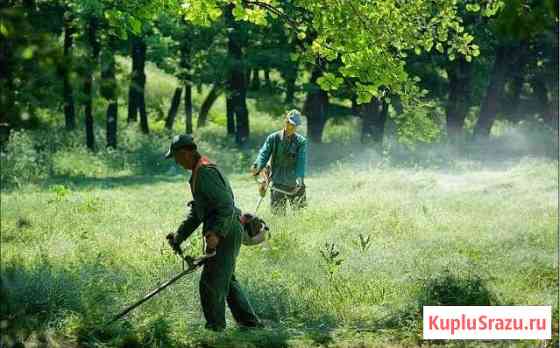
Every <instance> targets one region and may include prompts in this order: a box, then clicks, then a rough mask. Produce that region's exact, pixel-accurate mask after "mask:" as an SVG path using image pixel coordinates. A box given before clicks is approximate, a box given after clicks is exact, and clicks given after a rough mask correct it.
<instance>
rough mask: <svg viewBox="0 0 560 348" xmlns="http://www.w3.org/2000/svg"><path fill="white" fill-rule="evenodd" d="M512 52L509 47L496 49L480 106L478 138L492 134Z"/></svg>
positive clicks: (477, 127) (485, 137)
mask: <svg viewBox="0 0 560 348" xmlns="http://www.w3.org/2000/svg"><path fill="white" fill-rule="evenodd" d="M510 54H511V50H510V49H509V47H506V46H499V47H498V48H497V49H496V60H495V62H494V68H493V69H492V73H491V75H490V83H489V85H488V88H487V89H486V96H485V97H484V99H483V101H482V105H481V106H480V116H479V117H478V121H477V123H476V126H475V129H474V137H475V138H477V139H488V137H489V136H490V131H491V129H492V124H493V123H494V120H495V119H496V114H497V113H498V106H499V102H500V99H501V98H502V96H503V93H504V83H505V75H506V72H507V69H508V60H509V58H510Z"/></svg>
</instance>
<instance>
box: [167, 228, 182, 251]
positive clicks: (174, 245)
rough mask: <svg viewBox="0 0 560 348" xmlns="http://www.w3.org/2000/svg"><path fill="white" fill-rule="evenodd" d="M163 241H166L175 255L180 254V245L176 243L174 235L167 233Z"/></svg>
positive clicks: (175, 235)
mask: <svg viewBox="0 0 560 348" xmlns="http://www.w3.org/2000/svg"><path fill="white" fill-rule="evenodd" d="M165 239H167V242H168V243H169V246H170V247H171V249H173V251H174V252H175V253H177V254H180V253H181V247H180V243H179V242H178V241H177V234H176V233H169V234H168V235H167V236H165Z"/></svg>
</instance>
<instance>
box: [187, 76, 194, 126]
mask: <svg viewBox="0 0 560 348" xmlns="http://www.w3.org/2000/svg"><path fill="white" fill-rule="evenodd" d="M192 116H193V115H192V85H191V83H190V81H185V132H186V133H187V134H192V132H193V123H192Z"/></svg>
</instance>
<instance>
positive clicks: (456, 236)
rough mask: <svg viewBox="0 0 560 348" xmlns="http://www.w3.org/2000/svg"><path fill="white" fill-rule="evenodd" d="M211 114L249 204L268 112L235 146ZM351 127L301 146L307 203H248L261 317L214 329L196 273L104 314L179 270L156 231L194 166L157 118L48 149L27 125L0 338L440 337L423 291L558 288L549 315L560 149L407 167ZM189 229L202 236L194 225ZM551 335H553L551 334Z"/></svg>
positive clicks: (11, 192) (213, 153)
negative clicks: (274, 211) (365, 145)
mask: <svg viewBox="0 0 560 348" xmlns="http://www.w3.org/2000/svg"><path fill="white" fill-rule="evenodd" d="M159 83H161V84H165V83H167V82H165V80H162V81H160V82H159ZM166 86H167V87H165V88H168V89H169V90H170V91H172V87H173V86H172V84H170V83H168V85H166ZM159 88H164V87H159ZM170 94H171V93H169V95H170ZM165 95H167V94H165ZM222 106H223V105H222ZM218 107H220V105H218ZM251 108H252V112H255V110H254V105H252V106H251ZM216 115H218V113H217V114H216ZM216 118H218V116H216ZM219 122H220V121H219V119H217V121H216V122H215V123H214V124H213V125H212V126H210V127H209V128H208V129H205V130H200V131H198V132H197V137H198V139H199V140H200V143H201V144H202V146H201V147H202V149H203V152H206V153H207V154H209V155H210V157H211V158H213V159H216V160H217V162H218V164H220V165H222V166H223V167H224V168H225V170H226V172H227V174H228V176H229V178H230V180H231V182H232V186H233V189H234V192H235V194H236V198H237V203H238V205H239V207H240V208H242V209H243V210H245V211H251V210H253V209H254V207H255V204H256V201H257V197H258V196H257V188H256V186H255V184H254V182H253V181H252V179H251V178H249V177H248V175H246V174H244V171H245V170H246V168H247V165H248V164H249V163H250V161H251V160H252V158H254V155H255V153H256V148H257V147H258V144H259V142H260V141H261V140H262V137H263V136H264V135H265V134H266V133H267V132H269V131H272V130H274V129H275V127H276V125H277V120H276V119H275V118H272V117H270V116H267V115H265V114H263V115H260V116H259V118H258V119H257V121H256V122H254V123H253V124H252V127H254V128H253V129H254V130H255V136H254V137H253V139H252V142H251V143H250V144H249V146H248V147H247V148H246V149H244V150H233V149H232V140H231V139H229V140H228V139H224V138H225V137H224V134H223V129H222V128H223V127H221V126H219ZM157 127H158V126H157V123H156V128H157ZM177 127H180V126H179V125H178V126H177ZM351 127H353V123H352V122H351V121H348V122H347V123H342V124H341V125H338V126H336V127H334V126H333V127H331V128H330V129H329V131H328V137H330V138H329V139H332V141H333V142H332V143H330V144H325V145H322V146H312V147H311V148H310V155H311V161H310V176H309V178H307V179H306V184H307V188H308V199H309V207H308V208H307V209H305V210H304V211H302V212H300V213H298V214H297V215H291V214H290V215H288V216H287V217H273V216H271V215H270V213H269V206H268V205H269V204H268V200H267V201H266V202H265V204H263V206H262V207H261V208H260V209H261V210H260V211H259V212H260V213H261V214H262V215H263V217H264V218H265V219H266V220H267V222H268V223H269V225H270V226H271V228H272V238H271V239H270V241H269V242H268V244H266V245H264V246H256V247H243V248H242V251H241V255H240V257H239V259H238V266H237V277H238V279H239V280H240V281H241V283H242V284H243V286H244V287H245V288H246V290H247V292H248V294H249V296H250V297H251V300H252V302H253V304H254V306H255V308H256V310H257V312H258V314H259V315H260V316H261V317H262V318H263V319H264V320H265V322H266V323H267V328H266V329H264V330H254V331H240V330H239V329H237V328H236V327H235V324H234V322H233V321H232V318H231V316H229V314H228V316H229V317H228V329H227V330H226V331H225V332H224V333H219V334H215V333H211V332H208V331H206V330H204V319H203V317H202V313H201V310H200V308H199V299H198V274H194V275H190V276H186V277H185V278H183V279H182V280H180V281H179V282H178V283H177V284H175V285H174V286H172V287H171V288H169V289H167V290H165V291H164V292H163V293H161V294H160V295H158V296H157V297H156V298H154V299H152V300H150V301H149V302H148V303H146V304H145V305H143V306H141V307H140V308H138V309H136V310H135V311H134V312H132V313H131V314H130V315H129V316H128V317H127V318H126V319H125V320H121V321H119V322H117V323H116V324H114V325H112V326H109V327H103V323H104V322H106V321H107V320H108V319H110V318H111V316H112V315H114V314H115V313H117V312H118V311H119V310H121V309H122V308H123V307H125V306H126V305H128V304H130V303H132V302H134V301H135V300H137V299H139V298H140V297H142V296H143V295H144V294H145V293H147V292H148V291H149V290H151V289H152V288H153V287H155V286H156V285H157V284H158V283H160V282H162V281H164V280H166V279H168V278H171V277H172V276H173V275H174V274H176V273H177V272H179V271H180V270H181V264H180V262H179V261H178V259H177V258H176V257H175V256H174V255H173V254H172V253H171V251H170V250H169V248H168V247H167V246H166V243H165V240H164V239H165V235H166V234H167V233H168V232H171V231H174V230H175V229H176V227H177V226H178V224H179V223H180V221H181V219H182V217H183V215H184V213H185V203H186V202H187V201H189V200H190V193H189V192H188V190H187V187H186V180H187V178H188V174H186V173H183V172H181V171H180V170H179V169H178V168H176V167H174V166H173V164H171V163H169V162H165V161H163V160H162V159H161V154H162V152H163V151H164V149H165V146H166V144H167V139H168V134H166V133H161V132H160V133H158V132H157V131H156V132H155V133H156V134H155V135H152V136H151V137H149V138H145V137H142V136H141V135H139V134H138V132H137V131H135V130H130V129H128V130H123V131H122V132H121V143H120V144H121V146H122V148H123V149H124V150H121V151H116V152H111V151H108V150H100V152H99V153H97V154H96V155H92V154H90V153H88V152H87V151H85V150H83V148H80V147H70V145H71V143H72V142H74V141H75V142H78V141H81V138H80V139H79V140H78V139H74V140H72V139H71V138H68V137H66V138H65V139H58V140H53V141H52V142H50V143H49V142H48V141H46V143H45V144H47V145H45V146H46V147H48V148H50V147H49V146H51V145H52V147H53V149H54V148H56V147H57V146H60V148H56V149H54V150H52V152H48V155H47V156H46V157H44V156H43V157H41V156H39V155H38V154H37V153H35V152H34V151H29V149H28V148H29V146H31V145H33V144H34V145H35V146H36V145H37V143H38V142H41V141H44V139H43V138H42V137H40V136H38V135H35V136H28V135H22V136H21V137H20V138H19V140H18V142H17V143H16V145H13V146H14V148H15V149H19V150H20V152H19V156H18V157H17V158H13V157H11V158H8V159H6V160H5V162H3V163H4V164H6V163H7V164H9V165H10V167H9V168H8V166H7V165H6V168H2V171H3V172H2V174H3V175H7V174H10V175H11V178H12V180H11V181H10V184H9V185H8V184H6V185H5V186H3V190H2V205H1V216H0V217H1V243H2V248H1V258H2V262H1V271H2V277H1V287H0V290H1V292H0V300H1V303H2V311H1V313H0V314H1V327H2V338H1V340H2V344H1V346H2V347H9V346H12V345H14V344H19V345H20V346H21V345H26V346H27V345H29V346H32V345H33V344H36V345H38V346H62V347H66V346H88V347H141V346H149V347H171V346H177V347H215V346H217V347H310V346H329V347H387V346H390V347H391V346H393V347H401V346H417V345H426V346H431V345H434V346H440V345H441V344H440V343H437V342H427V341H423V340H422V325H421V324H422V321H421V308H422V305H427V304H448V305H476V304H478V305H488V304H492V305H553V306H554V309H553V313H554V319H555V323H557V322H558V314H557V313H558V297H557V296H558V268H557V266H556V265H557V263H558V259H557V258H558V255H557V249H556V248H557V247H556V246H557V237H558V235H557V233H558V231H557V226H558V162H557V161H555V160H550V159H546V158H540V157H517V158H515V159H511V160H509V161H505V160H497V159H496V160H494V161H487V160H486V161H479V160H473V159H467V158H458V159H456V160H453V161H449V162H447V163H446V164H445V166H444V165H440V164H439V163H440V162H437V163H436V165H432V166H429V165H428V166H423V167H419V166H403V165H401V164H398V163H396V162H393V161H391V160H390V159H387V158H383V159H382V158H381V157H379V156H376V155H374V154H372V153H370V152H367V151H363V150H358V149H357V148H356V145H355V144H353V143H352V139H349V138H352V137H351V136H349V134H353V133H352V129H351ZM53 136H54V135H53ZM340 139H345V144H346V145H343V144H342V143H337V142H336V141H337V140H340ZM48 144H51V145H48ZM55 150H56V151H55ZM22 158H23V159H22ZM10 161H11V162H10ZM39 167H40V168H43V169H44V170H43V171H40V170H38V169H37V168H39ZM45 168H46V169H45ZM14 178H16V179H15V180H13V179H14ZM17 178H20V179H21V180H19V181H18V180H17ZM186 244H187V246H186V248H187V250H188V251H190V252H191V253H193V254H197V253H199V251H200V248H201V238H200V235H199V233H195V234H194V235H193V237H192V238H191V240H189V241H188V243H186ZM337 252H338V253H337ZM553 332H555V333H557V332H558V326H557V325H556V324H555V327H554V331H553ZM542 344H543V342H538V341H524V342H507V341H506V342H466V341H463V342H461V341H458V342H455V343H452V342H447V343H446V345H449V346H458V347H462V346H469V347H471V346H488V345H491V346H504V347H505V346H526V347H533V346H535V347H540V346H542ZM547 344H548V346H551V347H552V346H557V345H558V336H557V334H555V336H554V341H553V342H548V343H547Z"/></svg>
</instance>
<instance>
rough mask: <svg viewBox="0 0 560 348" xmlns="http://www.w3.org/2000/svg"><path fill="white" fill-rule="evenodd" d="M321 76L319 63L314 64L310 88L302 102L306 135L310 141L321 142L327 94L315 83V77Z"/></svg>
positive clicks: (325, 118)
mask: <svg viewBox="0 0 560 348" xmlns="http://www.w3.org/2000/svg"><path fill="white" fill-rule="evenodd" d="M320 76H321V70H320V69H319V65H318V64H316V65H315V67H314V68H313V71H312V72H311V78H310V79H309V84H310V85H311V87H310V88H311V90H310V91H309V92H307V96H306V98H305V103H304V107H303V109H304V114H305V115H307V135H308V136H309V138H310V139H311V141H312V142H315V143H321V138H322V136H323V129H324V128H325V123H326V122H327V106H328V105H329V95H328V94H327V92H325V91H323V90H321V88H320V87H319V85H317V79H318V78H319V77H320Z"/></svg>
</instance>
